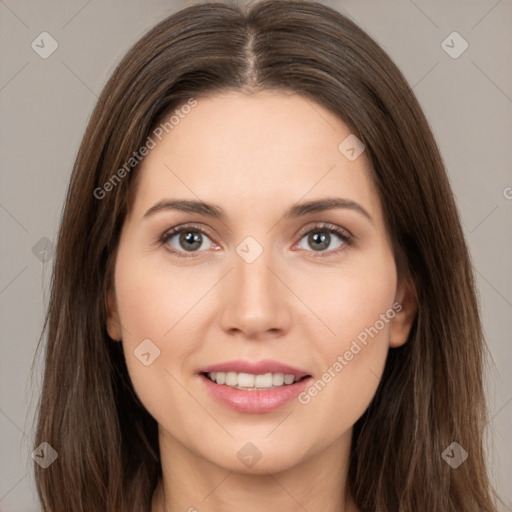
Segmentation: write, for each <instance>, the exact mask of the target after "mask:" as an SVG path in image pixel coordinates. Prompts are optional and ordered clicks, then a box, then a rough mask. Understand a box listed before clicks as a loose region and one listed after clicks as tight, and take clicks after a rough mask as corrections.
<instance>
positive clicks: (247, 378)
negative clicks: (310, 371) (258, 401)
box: [206, 372, 300, 389]
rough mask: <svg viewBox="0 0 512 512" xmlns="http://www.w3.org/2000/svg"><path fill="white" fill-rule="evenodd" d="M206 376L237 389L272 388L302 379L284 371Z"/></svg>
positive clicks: (213, 373)
mask: <svg viewBox="0 0 512 512" xmlns="http://www.w3.org/2000/svg"><path fill="white" fill-rule="evenodd" d="M206 376H207V377H208V378H209V379H210V380H212V381H213V382H216V383H217V384H224V385H226V386H230V387H232V388H237V389H272V388H278V387H281V386H284V385H289V384H293V383H294V382H297V381H298V380H300V378H299V377H295V375H291V374H284V373H265V374H263V375H253V374H252V373H236V372H211V373H207V374H206Z"/></svg>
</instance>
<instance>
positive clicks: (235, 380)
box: [198, 360, 313, 413]
mask: <svg viewBox="0 0 512 512" xmlns="http://www.w3.org/2000/svg"><path fill="white" fill-rule="evenodd" d="M198 376H199V377H200V379H201V381H202V382H203V385H204V386H205V388H206V390H207V392H208V393H209V394H210V396H211V397H212V398H214V399H215V400H216V401H217V402H219V403H221V404H223V405H225V406H228V407H229V408H231V409H234V410H236V411H239V412H244V413H264V412H270V411H273V410H276V409H278V408H280V407H282V406H284V405H285V404H286V403H289V402H290V401H292V400H293V399H294V398H296V397H297V395H298V394H299V393H300V392H301V391H303V390H304V389H305V388H306V387H307V385H308V383H310V382H311V381H312V380H313V376H312V374H310V373H307V372H306V371H303V370H300V369H298V368H294V367H292V366H289V365H286V364H283V363H279V362H277V361H270V360H265V361H260V362H254V361H248V360H238V361H229V362H226V363H221V364H217V365H212V366H208V367H206V368H202V369H201V370H200V371H199V372H198Z"/></svg>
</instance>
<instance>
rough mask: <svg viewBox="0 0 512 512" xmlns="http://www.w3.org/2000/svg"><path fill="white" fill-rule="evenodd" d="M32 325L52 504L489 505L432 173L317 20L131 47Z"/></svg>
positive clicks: (423, 136) (361, 40)
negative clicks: (43, 347) (39, 340)
mask: <svg viewBox="0 0 512 512" xmlns="http://www.w3.org/2000/svg"><path fill="white" fill-rule="evenodd" d="M46 329H47V336H48V341H47V352H46V366H45V374H44V383H43V389H42V395H41V400H40V407H39V417H38V428H37V434H36V440H35V446H38V445H40V444H41V443H43V442H47V443H48V444H49V445H50V446H51V447H52V448H53V449H54V450H55V451H56V452H57V453H58V457H57V458H56V460H55V461H54V462H53V463H52V464H51V465H50V466H49V467H47V468H46V469H43V468H42V467H40V466H39V465H37V464H36V466H35V469H36V483H37V488H38V492H39V496H40V499H41V502H42V505H43V507H44V510H46V511H52V512H57V511H69V510H73V511H87V512H92V511H98V512H99V511H107V510H108V511H141V510H144V511H151V512H163V511H166V512H169V511H173V512H174V511H177V510H190V511H193V510H198V511H200V512H201V511H203V510H204V511H230V510H235V509H236V510H240V509H243V510H245V511H256V510H258V511H260V510H268V509H271V510H280V511H294V510H308V511H310V512H314V511H316V510H323V511H325V510H333V511H334V510H336V511H339V510H344V511H346V512H354V511H374V510H378V511H379V512H391V511H393V512H395V511H401V512H410V511H413V510H421V511H430V510H436V511H457V512H460V511H463V512H469V511H477V510H478V511H495V510H496V508H495V498H494V493H493V490H492V488H491V485H490V483H489V479H488V476H487V471H486V467H485V459H484V452H483V442H482V436H483V427H484V426H485V424H486V408H485V401H484V393H483V382H482V381H483V376H482V368H483V352H484V348H485V345H484V341H483V337H482V329H481V325H480V320H479V315H478V309H477V302H476V298H475V288H474V281H473V275H472V270H471V265H470V263H469V258H468V252H467V249H466V245H465V241H464V238H463V233H462V229H461V225H460V221H459V218H458V214H457V210H456V207H455V204H454V200H453V195H452V192H451V190H450V186H449V183H448V180H447V177H446V174H445V170H444V167H443V163H442V159H441V157H440V155H439V151H438V148H437V146H436V143H435V141H434V138H433V136H432V133H431V131H430V128H429V126H428V123H427V121H426V119H425V117H424V115H423V113H422V111H421V108H420V106H419V104H418V102H417V100H416V98H415V97H414V94H413V93H412V91H411V89H410V87H409V86H408V85H407V83H406V81H405V79H404V78H403V76H402V74H401V73H400V71H399V70H398V69H397V68H396V66H395V65H394V64H393V63H392V62H391V60H390V58H389V57H388V56H387V54H386V53H385V52H384V51H383V50H382V49H381V48H380V47H379V46H378V45H377V44H376V43H375V42H374V41H373V40H372V39H371V38H370V37H369V36H368V35H367V34H365V33H364V32H363V31H362V30H361V29H360V28H358V27H357V26H356V25H355V24H354V23H353V22H351V21H350V20H348V19H347V18H346V17H344V16H343V15H341V14H340V13H338V12H336V11H334V10H333V9H330V8H328V7H326V6H323V5H321V4H318V3H315V2H300V1H275V0H270V1H264V2H261V3H256V4H254V5H252V6H251V7H250V8H249V7H248V8H242V7H236V6H232V5H227V4H221V3H210V4H202V5H201V4H200V5H195V6H192V7H188V8H186V9H183V10H182V11H180V12H178V13H176V14H174V15H172V16H170V17H168V18H167V19H165V20H163V21H162V22H161V23H159V24H158V25H157V26H156V27H154V28H153V29H152V30H151V31H150V32H149V33H148V34H146V35H145V36H144V37H143V38H142V39H141V40H140V41H139V42H138V43H137V44H136V45H135V46H134V47H133V48H132V49H131V50H130V51H129V52H128V54H127V55H126V56H125V58H124V59H123V61H122V62H121V63H120V64H119V66H118V67H117V69H116V70H115V72H114V73H113V76H112V77H111V79H110V80H109V81H108V83H107V85H106V86H105V88H104V90H103V92H102V94H101V96H100V98H99V101H98V104H97V106H96V108H95V110H94V112H93V115H92V117H91V119H90V122H89V125H88V127H87V130H86V133H85V135H84V138H83V141H82V144H81V147H80V150H79V153H78V156H77V159H76V163H75V166H74V170H73V174H72V177H71V183H70V187H69V191H68V196H67V200H66V205H65V209H64V212H63V218H62V223H61V228H60V232H59V240H58V249H57V254H56V262H55V269H54V279H53V283H52V294H51V300H50V305H49V309H48V314H47V319H46V323H45V330H46ZM454 368H456V370H454Z"/></svg>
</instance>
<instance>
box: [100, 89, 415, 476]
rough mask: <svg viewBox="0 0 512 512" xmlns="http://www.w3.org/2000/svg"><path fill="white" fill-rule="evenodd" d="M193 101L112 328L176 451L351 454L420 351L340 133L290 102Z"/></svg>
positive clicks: (226, 455)
mask: <svg viewBox="0 0 512 512" xmlns="http://www.w3.org/2000/svg"><path fill="white" fill-rule="evenodd" d="M196 100H197V105H196V106H194V107H193V108H190V109H185V110H182V111H181V116H180V117H179V122H178V123H174V124H173V129H172V130H169V129H168V133H166V132H165V130H164V131H163V135H162V134H160V137H161V141H159V140H158V138H157V137H155V136H153V139H154V140H155V142H157V144H156V147H154V148H153V149H150V150H149V154H148V155H147V156H146V158H145V160H144V161H143V162H142V164H141V165H140V166H139V167H138V168H137V169H136V170H134V171H133V172H137V173H141V175H140V176H139V178H140V182H139V184H138V188H137V193H136V197H135V201H134V204H133V208H132V209H131V212H130V215H129V216H128V218H127V219H126V221H125V223H124V226H123V230H122V234H121V240H120V244H119V248H118V253H117V259H116V265H115V279H114V288H115V289H114V290H113V292H114V293H112V294H110V296H109V321H108V331H109V334H110V336H111V337H112V338H114V339H121V338H122V343H123V348H124V353H125V357H126V363H127V366H128V370H129V374H130V377H131V380H132V382H133V386H134V388H135V390H136V392H137V394H138V396H139V398H140V400H141V401H142V403H143V404H144V406H145V407H146V409H147V410H148V411H149V413H150V414H151V415H152V416H153V417H154V418H155V420H156V421H157V422H158V423H159V429H160V436H161V449H162V446H167V447H169V449H171V447H177V446H179V447H180V448H179V449H180V450H186V451H187V452H188V453H190V454H192V455H193V456H194V457H199V458H200V459H201V460H206V461H208V462H210V463H214V464H216V465H218V466H221V467H223V468H227V469H230V470H233V471H238V472H263V471H269V472H275V471H279V470H283V469H286V468H290V467H292V466H296V465H297V464H299V463H307V461H308V460H310V459H311V458H312V457H314V456H316V455H319V454H320V453H323V452H324V450H326V449H327V448H328V447H331V445H332V446H334V447H335V446H336V444H334V445H333V443H336V442H339V443H344V444H345V446H346V445H347V443H348V440H349V439H350V434H351V427H352V426H353V424H354V423H355V422H356V421H357V419H358V418H359V417H360V416H361V415H362V414H363V412H364V411H365V409H366V408H367V406H368V404H369V402H370V400H371V399H372V397H373V395H374V393H375V391H376V389H377V386H378V384H379V381H380V377H381V374H382V371H383V367H384V364H385V360H386V355H387V352H388V349H389V347H390V346H392V347H394V346H398V345H401V344H402V343H404V342H405V341H406V338H407V334H408V332H409V328H410V324H411V319H412V314H411V312H410V308H409V307H408V305H407V304H408V302H407V300H408V299H407V290H406V289H405V287H403V286H401V285H400V286H397V285H398V283H397V273H396V269H395V262H394V258H393V254H392V251H391V247H390V242H389V239H388V235H387V233H386V229H385V225H384V219H383V213H382V207H381V203H380V200H379V196H378V194H377V191H376V188H375V186H374V185H373V183H372V180H371V178H370V172H369V161H368V159H367V156H366V153H365V152H364V151H363V152H362V153H361V154H360V155H359V156H358V153H360V151H361V149H363V148H361V147H360V146H358V144H357V140H355V139H353V138H352V137H350V138H349V139H347V137H349V136H351V132H350V129H349V128H348V127H347V126H346V125H345V124H344V123H343V122H341V121H340V120H339V119H338V118H337V117H336V116H334V115H333V114H332V113H330V112H329V111H328V110H326V109H324V108H323V107H321V106H320V105H318V104H316V103H313V102H312V101H310V100H306V99H304V98H303V97H301V96H299V95H293V94H290V93H285V92H282V91H272V92H271V91H265V92H259V93H256V94H253V95H246V94H242V93H240V92H233V91H231V92H227V93H224V94H221V95H215V96H212V97H209V98H196ZM185 111H186V112H188V113H187V114H186V115H185V114H184V113H183V112H185ZM160 132H162V130H160ZM160 132H158V133H160ZM151 145H152V144H151ZM326 199H331V200H336V201H339V204H338V206H336V207H330V208H326V207H325V204H324V206H322V204H323V203H322V202H323V201H325V200H326ZM175 201H182V202H183V203H182V208H179V207H176V203H175V207H173V205H172V204H171V203H172V202H175ZM192 203H194V204H195V205H196V206H194V208H192ZM199 203H206V204H207V205H209V206H201V207H200V206H199ZM309 203H311V204H310V206H300V205H305V204H309ZM315 205H316V206H315ZM213 212H215V215H213V214H212V213H213ZM177 228H183V232H182V233H181V234H180V233H177V234H169V235H168V236H167V235H166V234H168V233H169V231H170V230H172V229H177ZM333 229H334V230H339V231H338V232H336V231H333ZM400 304H402V306H400ZM120 326H122V328H121V327H120ZM285 365H286V367H285ZM214 366H215V367H216V368H210V367H214ZM208 370H217V373H216V374H214V375H213V376H212V375H211V374H210V375H209V376H208V375H206V373H208ZM269 373H270V374H271V375H270V376H268V375H266V374H269ZM254 375H265V376H263V377H257V378H256V377H254ZM285 375H293V378H291V377H285ZM304 376H306V377H305V378H303V379H302V380H301V381H298V382H296V383H294V384H287V382H290V380H297V379H298V378H299V377H304ZM209 377H210V378H209ZM212 377H213V378H214V379H216V380H218V381H219V382H218V383H214V382H212V380H210V379H211V378H212ZM226 380H227V382H225V383H224V384H223V383H222V382H224V381H226ZM283 381H284V382H283ZM235 386H239V387H240V386H241V387H251V388H254V387H255V386H262V387H259V388H258V389H236V388H235ZM270 387H272V389H270ZM331 449H332V448H331ZM332 453H336V452H335V451H333V452H332ZM254 461H256V462H257V463H255V462H254ZM253 466H254V467H253Z"/></svg>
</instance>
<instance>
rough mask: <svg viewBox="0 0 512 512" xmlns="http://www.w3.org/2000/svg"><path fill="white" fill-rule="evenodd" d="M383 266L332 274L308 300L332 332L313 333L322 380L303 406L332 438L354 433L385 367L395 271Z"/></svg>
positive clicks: (388, 262)
mask: <svg viewBox="0 0 512 512" xmlns="http://www.w3.org/2000/svg"><path fill="white" fill-rule="evenodd" d="M379 261H380V264H378V265H377V264H375V265H373V266H370V265H369V266H364V267H363V266H362V267H361V268H359V269H355V267H354V268H352V269H351V272H345V273H343V272H338V273H336V274H333V275H331V276H329V278H328V279H325V280H324V281H325V283H324V282H323V281H322V280H321V281H320V282H319V281H316V282H317V285H319V286H317V287H316V288H315V289H316V290H317V291H316V292H315V293H310V295H309V300H310V302H309V304H310V306H311V309H312V310H314V311H315V312H318V316H319V317H320V318H321V319H322V321H323V323H324V324H325V325H326V326H327V327H328V328H329V331H324V330H322V335H321V336H319V335H318V333H317V335H316V337H315V335H314V334H313V330H311V332H310V336H311V339H316V349H315V356H316V362H315V363H316V364H315V367H316V368H317V369H318V370H319V374H318V375H315V377H316V380H315V382H314V383H313V384H312V385H311V386H310V387H309V388H308V389H306V391H305V392H304V394H303V395H302V396H300V397H299V401H300V402H301V403H302V405H304V409H305V414H306V415H307V416H308V417H316V418H318V420H319V422H320V423H322V424H324V425H326V427H325V428H326V429H327V430H330V431H331V435H332V436H335V435H336V433H337V432H339V431H340V430H341V431H345V430H346V429H348V428H350V427H351V426H352V425H353V424H354V423H355V422H356V421H357V419H359V417H360V416H361V415H362V414H363V412H364V411H365V409H366V408H367V406H368V405H369V403H370V401H371V399H372V398H373V396H374V394H375V392H376V390H377V387H378V385H379V382H380V378H381V375H382V371H383V368H384V365H385V361H386V357H387V353H388V347H389V332H390V325H391V321H392V319H393V318H394V316H395V311H394V310H393V308H392V306H393V304H394V300H395V293H396V271H395V266H394V261H393V259H392V258H391V257H390V256H387V255H384V256H383V257H382V258H380V260H379ZM322 284H324V286H321V285H322ZM321 290H323V292H321ZM325 290H328V292H325ZM315 308H316V309H315ZM316 325H318V323H317V322H316ZM306 411H307V412H306ZM326 435H327V437H326V438H330V437H329V435H328V434H327V433H326Z"/></svg>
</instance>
